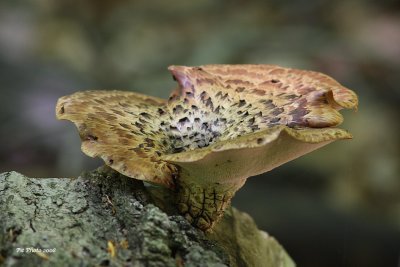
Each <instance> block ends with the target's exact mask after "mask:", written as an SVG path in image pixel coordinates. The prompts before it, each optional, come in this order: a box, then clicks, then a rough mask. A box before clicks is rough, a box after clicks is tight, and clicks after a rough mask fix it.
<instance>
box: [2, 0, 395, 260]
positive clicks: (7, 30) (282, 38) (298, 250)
mask: <svg viewBox="0 0 400 267" xmlns="http://www.w3.org/2000/svg"><path fill="white" fill-rule="evenodd" d="M210 63H222V64H235V63H265V64H279V65H282V66H286V67H295V68H303V69H310V70H316V71H320V72H324V73H326V74H328V75H330V76H332V77H334V78H335V79H337V80H338V81H340V82H341V83H342V84H344V85H345V86H347V87H349V88H351V89H353V90H354V91H356V92H357V94H358V95H359V99H360V107H359V111H358V112H351V111H346V112H343V113H344V115H345V123H344V124H343V128H346V129H348V130H350V131H351V132H352V133H353V134H354V137H355V138H354V140H352V141H341V142H336V143H334V144H331V145H329V146H327V147H325V148H323V149H320V150H319V151H316V152H313V153H311V154H309V155H306V156H304V157H303V158H301V159H298V160H295V161H293V162H291V163H288V164H286V165H284V166H282V167H280V168H278V169H276V170H274V171H271V172H269V173H266V174H264V175H261V176H260V177H253V178H251V179H249V180H248V182H247V184H246V185H245V186H244V188H243V189H241V190H240V191H239V192H238V194H237V195H236V197H235V198H234V205H235V206H237V207H238V208H240V209H242V210H243V211H246V212H248V213H249V214H250V215H252V216H253V218H254V219H255V220H256V222H257V224H258V225H259V227H260V228H261V229H263V230H265V231H267V232H268V233H270V234H271V235H273V236H275V237H276V238H277V239H278V240H279V241H280V242H281V243H282V244H283V246H284V247H285V248H286V249H287V251H288V252H289V254H290V255H291V256H292V257H293V258H294V260H295V261H296V262H297V263H298V265H299V266H326V267H330V266H366V267H368V266H399V265H398V264H399V258H400V123H399V121H400V119H399V117H400V2H399V1H372V0H371V1H366V0H365V1H362V0H338V1H327V0H317V1H288V0H272V1H244V0H242V1H238V0H235V1H222V0H221V1H218V0H199V1H181V0H170V1H162V0H154V1H152V0H150V1H131V0H119V1H116V0H114V1H111V0H97V1H95V0H86V1H85V0H83V1H82V0H80V1H78V0H57V1H51V0H25V1H18V0H8V1H7V0H2V1H0V86H1V87H0V88H1V91H0V99H1V101H0V123H1V124H0V125H1V126H0V140H1V145H0V172H3V171H10V170H16V171H19V172H22V173H24V174H26V175H28V176H33V177H75V176H77V175H79V173H81V172H82V171H83V170H90V169H93V168H95V167H97V166H99V165H100V164H101V162H100V161H99V160H96V159H91V158H89V157H87V156H85V155H83V154H82V153H81V151H80V140H79V137H78V134H77V131H76V129H75V127H74V126H73V125H72V124H71V123H69V122H65V121H57V120H56V119H55V115H54V106H55V103H56V101H57V99H58V98H59V97H60V96H63V95H66V94H69V93H72V92H74V91H77V90H85V89H126V90H134V91H138V92H142V93H146V94H150V95H154V96H159V97H167V95H168V94H169V92H170V91H171V90H172V89H173V88H174V87H175V86H176V85H175V84H174V82H173V81H172V79H171V76H170V74H169V73H168V71H167V70H166V68H167V66H168V65H172V64H175V65H177V64H182V65H200V64H210Z"/></svg>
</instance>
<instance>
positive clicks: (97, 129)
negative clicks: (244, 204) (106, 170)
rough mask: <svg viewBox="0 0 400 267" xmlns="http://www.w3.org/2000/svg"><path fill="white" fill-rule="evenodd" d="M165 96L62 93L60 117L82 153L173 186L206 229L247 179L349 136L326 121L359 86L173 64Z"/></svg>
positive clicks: (251, 68) (283, 71) (182, 206)
mask: <svg viewBox="0 0 400 267" xmlns="http://www.w3.org/2000/svg"><path fill="white" fill-rule="evenodd" d="M169 70H170V71H171V72H172V75H173V77H174V79H175V80H177V82H178V84H179V86H178V88H177V89H176V90H175V91H174V92H173V93H172V94H171V97H170V98H169V100H168V101H166V100H163V99H159V98H155V97H151V96H145V95H141V94H137V93H133V92H123V91H86V92H77V93H75V94H72V95H69V96H64V97H62V98H60V99H59V101H58V103H57V107H56V113H57V118H59V119H66V120H70V121H72V122H74V123H75V125H76V126H77V127H78V130H79V134H80V136H81V139H82V151H83V152H84V153H85V154H87V155H89V156H91V157H97V156H98V157H101V158H102V159H103V160H104V161H105V163H106V164H107V165H108V166H110V167H111V168H113V169H114V170H116V171H118V172H120V173H122V174H124V175H127V176H129V177H132V178H135V179H140V180H144V181H147V182H151V183H155V184H161V185H164V186H166V187H169V188H173V189H175V190H176V192H177V203H178V209H179V211H180V212H181V213H182V214H184V215H185V217H186V218H187V220H188V221H190V222H191V223H192V224H194V225H196V226H197V227H198V228H200V229H202V230H208V229H211V228H212V227H213V225H214V224H215V223H216V222H217V221H218V219H219V218H220V217H221V216H222V214H223V212H224V209H225V208H226V206H227V205H228V204H229V203H230V201H231V198H232V196H233V195H234V194H235V192H236V191H237V190H238V189H239V188H240V187H242V186H243V184H244V183H245V181H246V179H247V178H248V177H250V176H254V175H257V174H260V173H264V172H267V171H269V170H272V169H273V168H275V167H277V166H279V165H281V164H283V163H285V162H288V161H290V160H292V159H295V158H297V157H299V156H301V155H304V154H306V153H308V152H310V151H312V150H315V149H317V148H319V147H322V146H324V145H326V144H328V143H330V142H332V141H335V140H338V139H349V138H351V135H350V134H349V133H348V132H347V131H345V130H342V129H338V128H333V127H334V126H336V125H338V124H340V123H341V122H342V120H343V118H342V116H341V114H340V113H339V112H338V110H340V109H342V108H356V107H357V96H356V94H355V93H354V92H353V91H351V90H349V89H347V88H345V87H343V86H341V85H340V84H339V83H338V82H336V81H335V80H334V79H332V78H330V77H328V76H326V75H324V74H321V73H317V72H312V71H304V70H297V69H289V68H282V67H279V66H273V65H205V66H201V67H184V66H171V67H169Z"/></svg>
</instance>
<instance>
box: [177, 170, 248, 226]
mask: <svg viewBox="0 0 400 267" xmlns="http://www.w3.org/2000/svg"><path fill="white" fill-rule="evenodd" d="M245 181H246V179H236V180H234V181H232V182H229V183H226V182H225V183H210V184H207V183H204V184H199V183H196V182H195V181H192V180H191V179H185V177H182V176H181V177H180V179H179V180H178V182H177V191H178V194H177V204H178V210H179V212H180V213H181V214H182V215H184V216H185V218H186V219H187V220H188V221H189V222H190V223H191V224H192V225H194V226H196V227H198V228H199V229H201V230H203V231H208V230H210V229H212V227H213V226H214V224H215V223H217V222H218V221H219V219H220V218H221V217H222V215H223V214H224V211H225V209H226V208H227V207H228V206H229V204H230V203H231V199H232V197H233V196H234V194H235V193H236V191H237V190H239V189H240V188H241V187H242V186H243V184H244V183H245Z"/></svg>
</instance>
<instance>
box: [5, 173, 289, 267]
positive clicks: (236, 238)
mask: <svg viewBox="0 0 400 267" xmlns="http://www.w3.org/2000/svg"><path fill="white" fill-rule="evenodd" d="M173 203H174V193H173V192H171V191H168V190H166V189H164V188H161V187H154V186H145V185H144V184H143V183H142V182H141V181H138V180H135V179H131V178H128V177H125V176H122V175H120V174H118V173H116V172H114V171H111V170H110V169H108V168H105V167H103V168H99V169H98V170H95V171H92V172H89V173H84V174H82V175H81V176H80V177H79V178H77V179H69V178H28V177H25V176H23V175H21V174H19V173H16V172H8V173H3V174H0V216H1V217H0V218H1V222H0V265H2V264H4V265H5V266H160V267H164V266H282V267H283V266H285V267H286V266H294V263H293V262H292V260H291V259H290V257H289V256H288V255H287V254H286V252H285V251H284V250H283V248H282V247H281V246H280V245H279V244H278V243H277V242H276V241H275V239H274V238H272V237H269V236H268V235H267V234H266V233H265V232H262V231H260V230H258V229H257V227H256V225H255V224H254V222H253V220H252V219H251V218H250V217H249V216H248V215H247V214H245V213H242V212H239V211H237V210H235V209H229V210H228V211H227V212H226V214H225V216H224V218H223V219H222V220H221V222H220V223H219V224H218V225H217V226H216V228H215V229H214V230H213V232H211V233H207V234H204V233H203V232H201V231H200V230H198V229H196V228H194V227H192V226H191V225H190V224H189V223H188V222H187V221H186V220H185V219H184V218H183V217H182V216H180V215H178V214H177V212H176V210H175V205H174V204H173Z"/></svg>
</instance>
